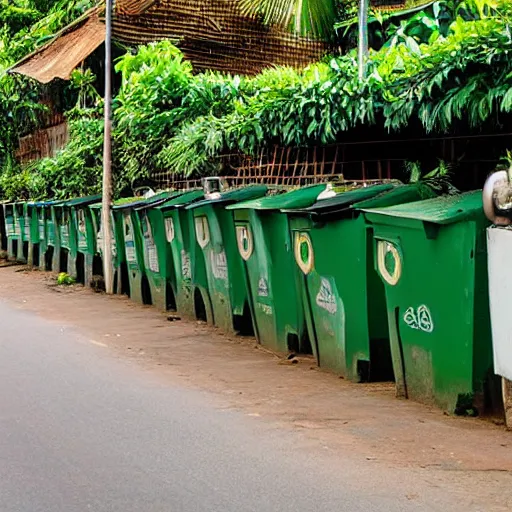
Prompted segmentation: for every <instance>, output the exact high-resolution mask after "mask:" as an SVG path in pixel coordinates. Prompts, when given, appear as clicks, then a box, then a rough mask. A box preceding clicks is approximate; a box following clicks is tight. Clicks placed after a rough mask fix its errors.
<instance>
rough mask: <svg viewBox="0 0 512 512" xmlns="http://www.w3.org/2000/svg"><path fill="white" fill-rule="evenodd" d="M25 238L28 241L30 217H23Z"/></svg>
mask: <svg viewBox="0 0 512 512" xmlns="http://www.w3.org/2000/svg"><path fill="white" fill-rule="evenodd" d="M24 222H25V237H26V238H28V239H30V217H29V216H28V215H25V220H24Z"/></svg>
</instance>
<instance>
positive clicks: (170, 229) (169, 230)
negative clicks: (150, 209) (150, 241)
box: [165, 217, 175, 243]
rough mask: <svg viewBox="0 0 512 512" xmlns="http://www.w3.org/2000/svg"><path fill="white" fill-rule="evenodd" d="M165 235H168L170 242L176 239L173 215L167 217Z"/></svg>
mask: <svg viewBox="0 0 512 512" xmlns="http://www.w3.org/2000/svg"><path fill="white" fill-rule="evenodd" d="M165 236H166V237H167V241H168V242H169V243H171V242H172V241H173V240H174V236H175V234H174V220H173V219H172V217H167V218H166V219H165Z"/></svg>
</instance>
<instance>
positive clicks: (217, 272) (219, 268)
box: [210, 251, 228, 281]
mask: <svg viewBox="0 0 512 512" xmlns="http://www.w3.org/2000/svg"><path fill="white" fill-rule="evenodd" d="M210 258H211V264H212V272H213V275H214V277H215V278H216V279H222V280H223V281H226V280H227V278H228V263H227V260H226V253H225V252H224V251H221V252H213V251H212V252H211V253H210Z"/></svg>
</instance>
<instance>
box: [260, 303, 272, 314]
mask: <svg viewBox="0 0 512 512" xmlns="http://www.w3.org/2000/svg"><path fill="white" fill-rule="evenodd" d="M257 305H258V308H259V309H261V311H262V312H263V313H265V315H269V316H272V307H271V306H269V305H268V304H261V302H258V304H257Z"/></svg>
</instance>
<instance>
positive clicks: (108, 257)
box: [101, 0, 114, 294]
mask: <svg viewBox="0 0 512 512" xmlns="http://www.w3.org/2000/svg"><path fill="white" fill-rule="evenodd" d="M112 9H113V0H107V1H106V17H105V27H106V30H105V133H104V134H105V138H104V142H103V198H102V209H101V226H102V229H103V276H104V278H105V291H106V292H107V293H109V294H112V293H114V276H113V264H112V216H111V208H112Z"/></svg>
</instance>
